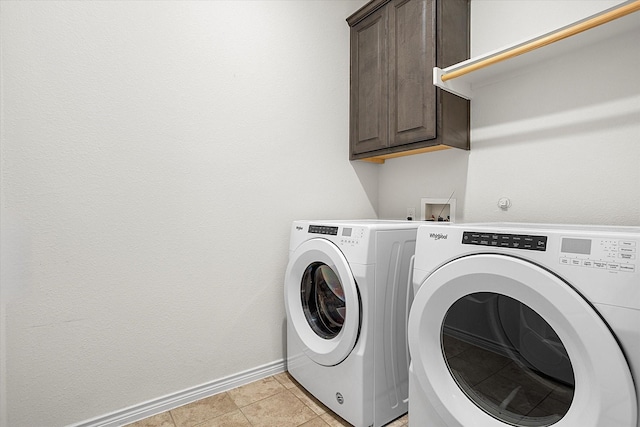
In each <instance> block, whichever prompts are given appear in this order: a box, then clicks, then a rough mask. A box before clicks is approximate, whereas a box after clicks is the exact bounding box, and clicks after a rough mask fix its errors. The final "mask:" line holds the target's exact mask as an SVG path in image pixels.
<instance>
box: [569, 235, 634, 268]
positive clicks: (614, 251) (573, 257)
mask: <svg viewBox="0 0 640 427" xmlns="http://www.w3.org/2000/svg"><path fill="white" fill-rule="evenodd" d="M637 262H638V242H636V241H634V240H619V239H615V238H612V239H586V238H576V237H563V238H562V239H561V245H560V264H564V265H572V266H575V267H585V268H596V269H601V270H610V271H621V272H628V273H633V272H635V271H636V265H637Z"/></svg>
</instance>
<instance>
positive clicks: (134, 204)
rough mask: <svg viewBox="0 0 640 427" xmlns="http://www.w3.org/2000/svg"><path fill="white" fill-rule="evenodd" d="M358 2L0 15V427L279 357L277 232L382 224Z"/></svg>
mask: <svg viewBox="0 0 640 427" xmlns="http://www.w3.org/2000/svg"><path fill="white" fill-rule="evenodd" d="M362 4H363V1H332V2H321V1H313V2H311V1H309V2H291V1H242V2H237V1H215V2H201V1H193V2H125V1H119V2H72V1H68V2H67V1H62V2H53V1H51V2H26V1H25V2H11V1H3V2H2V4H1V6H0V7H1V9H0V14H1V28H2V29H1V31H2V33H1V43H2V45H1V55H2V57H1V64H2V65H1V67H2V68H1V73H2V74H1V77H2V100H1V101H2V115H1V125H2V126H1V127H2V243H3V247H2V256H3V257H2V274H3V275H2V287H1V290H2V313H1V314H2V319H1V320H2V328H1V330H2V341H1V344H2V354H1V356H2V357H1V362H2V381H0V382H1V383H2V390H0V394H2V423H3V425H7V426H11V427H20V426H45V425H46V426H61V425H65V424H69V423H73V422H79V421H83V420H86V419H88V418H92V417H95V416H99V415H103V414H106V413H108V412H111V411H114V410H118V409H121V408H124V407H127V406H130V405H134V404H137V403H140V402H143V401H146V400H149V399H154V398H157V397H160V396H163V395H165V394H168V393H174V392H176V391H180V390H184V389H187V388H190V387H194V386H196V385H199V384H203V383H206V382H210V381H214V380H216V379H219V378H222V377H225V376H227V375H230V374H235V373H238V372H241V371H244V370H247V369H250V368H254V367H257V366H260V365H263V364H266V363H269V362H272V361H277V360H282V358H283V333H284V330H283V324H284V323H283V322H284V316H285V312H284V306H283V296H282V278H283V273H284V269H285V266H286V261H287V256H288V253H287V250H288V237H289V227H290V223H291V221H292V220H294V219H301V218H307V219H309V218H320V217H325V218H340V217H350V218H364V217H375V216H376V214H377V213H376V207H377V168H376V165H369V164H365V163H361V162H359V163H353V164H352V163H350V162H349V161H348V87H349V31H348V26H347V24H346V22H345V18H346V17H347V16H348V15H350V14H351V13H352V12H354V11H355V10H356V9H358V7H360V6H361V5H362Z"/></svg>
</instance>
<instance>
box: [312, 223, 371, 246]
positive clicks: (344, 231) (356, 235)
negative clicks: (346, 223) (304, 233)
mask: <svg viewBox="0 0 640 427" xmlns="http://www.w3.org/2000/svg"><path fill="white" fill-rule="evenodd" d="M308 232H309V233H312V234H324V235H326V236H335V237H338V238H339V240H336V239H332V240H333V241H334V242H336V243H340V244H341V245H348V246H356V245H359V244H360V243H361V242H362V240H363V239H364V237H365V229H364V228H363V227H336V226H328V225H309V229H308Z"/></svg>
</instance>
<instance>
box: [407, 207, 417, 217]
mask: <svg viewBox="0 0 640 427" xmlns="http://www.w3.org/2000/svg"><path fill="white" fill-rule="evenodd" d="M407 219H410V220H414V219H416V208H407Z"/></svg>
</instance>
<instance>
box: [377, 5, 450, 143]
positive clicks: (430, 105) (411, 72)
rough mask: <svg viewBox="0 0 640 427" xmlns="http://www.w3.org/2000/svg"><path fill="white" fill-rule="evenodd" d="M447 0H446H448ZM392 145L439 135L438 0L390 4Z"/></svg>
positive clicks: (390, 138)
mask: <svg viewBox="0 0 640 427" xmlns="http://www.w3.org/2000/svg"><path fill="white" fill-rule="evenodd" d="M445 1H446V0H445ZM388 9H389V58H390V63H389V116H390V117H389V123H390V125H389V126H390V132H389V133H390V135H389V145H390V146H397V145H404V144H410V143H412V142H418V141H426V140H430V139H434V138H436V136H437V135H436V112H437V110H436V105H437V104H436V87H435V86H434V85H433V83H432V81H431V80H432V79H431V76H432V73H433V71H432V70H433V67H435V66H436V44H435V43H436V28H435V21H436V20H435V13H436V11H435V2H434V0H394V1H393V2H392V3H391V4H390V5H389V6H388Z"/></svg>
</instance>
